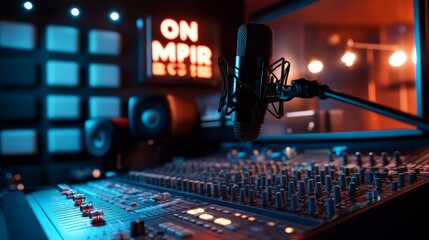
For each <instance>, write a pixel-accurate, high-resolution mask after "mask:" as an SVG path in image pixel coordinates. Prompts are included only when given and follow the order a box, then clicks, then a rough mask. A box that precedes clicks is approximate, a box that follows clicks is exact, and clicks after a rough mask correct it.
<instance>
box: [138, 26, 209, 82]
mask: <svg viewBox="0 0 429 240" xmlns="http://www.w3.org/2000/svg"><path fill="white" fill-rule="evenodd" d="M146 23H147V24H148V25H147V26H146V36H147V37H146V41H145V42H146V60H147V61H145V65H146V66H145V69H146V77H148V78H149V79H150V80H153V81H160V80H161V81H160V82H162V80H169V81H168V82H176V83H180V82H193V83H204V82H207V83H213V81H214V77H215V76H214V75H216V73H214V71H213V63H216V61H215V60H214V54H215V52H216V51H217V46H216V45H217V42H216V41H217V29H216V28H215V27H213V24H207V23H201V22H199V21H196V20H185V19H173V18H165V19H160V20H155V19H151V18H147V19H146ZM149 24H150V25H149ZM148 36H149V37H148Z"/></svg>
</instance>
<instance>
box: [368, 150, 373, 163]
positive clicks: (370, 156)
mask: <svg viewBox="0 0 429 240" xmlns="http://www.w3.org/2000/svg"><path fill="white" fill-rule="evenodd" d="M368 157H369V165H371V166H375V157H374V153H373V152H370V153H369V156H368Z"/></svg>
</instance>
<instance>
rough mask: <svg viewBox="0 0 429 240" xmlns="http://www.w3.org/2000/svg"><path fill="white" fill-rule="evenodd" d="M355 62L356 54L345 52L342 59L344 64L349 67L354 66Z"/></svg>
mask: <svg viewBox="0 0 429 240" xmlns="http://www.w3.org/2000/svg"><path fill="white" fill-rule="evenodd" d="M355 61H356V54H355V53H354V52H351V51H347V52H345V53H344V55H343V57H342V58H341V62H343V63H344V64H345V65H346V66H347V67H351V66H353V64H354V63H355Z"/></svg>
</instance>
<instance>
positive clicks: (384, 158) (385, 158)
mask: <svg viewBox="0 0 429 240" xmlns="http://www.w3.org/2000/svg"><path fill="white" fill-rule="evenodd" d="M388 158H389V157H388V156H387V152H382V153H381V163H382V164H383V166H386V165H388V164H389V159H388Z"/></svg>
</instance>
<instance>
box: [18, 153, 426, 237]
mask: <svg viewBox="0 0 429 240" xmlns="http://www.w3.org/2000/svg"><path fill="white" fill-rule="evenodd" d="M285 152H286V153H285ZM428 177H429V149H423V150H420V151H416V152H414V153H412V154H404V155H401V153H399V152H398V151H394V152H390V153H387V152H380V153H372V152H371V153H366V154H363V153H360V152H356V153H353V154H348V153H347V152H343V153H342V154H340V155H338V156H337V155H335V154H326V152H321V151H307V152H301V153H298V152H293V150H291V149H283V150H282V151H275V150H267V149H260V150H252V151H239V150H237V149H230V150H228V151H226V152H224V153H218V154H216V155H212V156H208V157H205V158H198V159H189V160H181V161H173V162H170V163H166V164H164V165H163V166H161V167H157V168H153V169H147V170H144V171H132V172H129V173H128V174H126V175H123V176H117V177H114V178H107V179H102V180H98V181H91V182H87V183H82V184H74V185H72V184H59V185H58V189H46V190H38V191H34V192H32V193H31V194H27V195H26V197H27V200H28V201H29V203H30V206H31V207H32V208H33V210H34V211H35V212H36V213H39V214H36V216H37V217H38V220H39V222H40V223H41V224H42V227H43V229H44V230H45V233H46V234H47V235H48V237H49V238H55V237H59V238H63V239H76V238H79V239H131V238H137V239H290V238H292V239H299V238H302V237H304V238H305V237H309V238H318V237H322V236H325V235H324V234H326V233H327V232H330V231H331V230H330V229H335V227H337V229H336V230H335V233H336V234H341V232H342V231H343V232H344V231H347V230H350V229H349V228H348V226H347V223H348V222H353V221H358V224H361V225H362V226H359V225H358V226H356V225H354V226H353V229H356V230H357V229H360V228H361V227H364V228H371V224H376V222H383V223H386V222H389V221H392V220H393V219H389V218H390V217H394V216H395V217H397V215H402V214H405V215H403V216H399V217H400V218H399V220H396V219H394V220H393V221H396V222H398V223H401V224H402V222H403V221H405V222H409V223H412V222H414V221H417V219H416V218H413V217H410V216H411V215H410V216H408V215H406V214H407V212H409V211H408V208H409V207H413V206H407V205H404V204H402V203H401V202H400V200H401V199H402V197H401V196H405V195H407V196H408V197H410V196H411V197H412V196H413V194H414V195H416V194H420V193H416V191H417V192H418V191H425V189H426V190H427V188H428V187H427V185H428ZM419 189H420V190H419ZM424 195H427V194H423V195H422V194H420V195H417V196H418V197H417V198H416V199H412V201H411V202H414V203H416V204H417V203H418V202H419V198H420V200H424V199H427V197H424ZM422 196H423V197H422ZM395 201H397V202H395ZM424 201H425V200H424ZM392 203H394V204H399V205H396V206H395V205H394V204H392ZM401 204H402V205H401ZM392 209H393V210H392ZM425 209H426V208H424V207H420V210H421V211H422V213H424V212H427V210H425ZM413 211H414V210H413ZM392 212H393V213H394V214H393V215H392ZM42 213H43V214H42ZM368 214H370V215H369V216H366V215H368ZM371 214H372V215H371ZM395 214H397V215H395ZM360 216H363V217H360ZM401 217H403V218H402V219H401ZM359 221H361V222H360V223H359ZM423 223H424V221H423ZM354 224H356V223H354ZM47 225H49V226H47ZM338 226H341V228H338ZM401 226H402V227H403V228H405V227H407V226H406V224H405V225H401ZM390 227H395V225H394V224H393V225H391V226H390ZM416 227H417V226H416ZM49 229H51V230H50V231H49ZM52 229H54V231H53V230H52ZM398 230H399V229H397V230H395V231H398ZM363 231H364V229H361V230H360V231H356V232H354V233H353V234H351V233H350V232H349V233H343V234H346V235H339V236H348V237H349V238H353V237H355V236H360V232H363ZM395 231H393V232H391V233H394V232H395ZM407 231H408V230H407ZM316 233H318V234H316ZM413 233H414V234H417V232H416V231H414V232H411V233H410V235H409V236H410V237H412V236H413V235H412V234H413ZM330 234H332V233H330ZM383 234H384V236H391V235H389V234H388V233H383ZM398 234H401V233H400V232H399V231H398ZM82 236H84V237H83V238H82ZM328 236H329V237H330V238H332V237H335V235H328ZM371 236H372V237H374V238H376V237H378V236H379V235H378V234H377V233H372V234H371V235H368V238H371ZM397 236H400V235H397Z"/></svg>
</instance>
